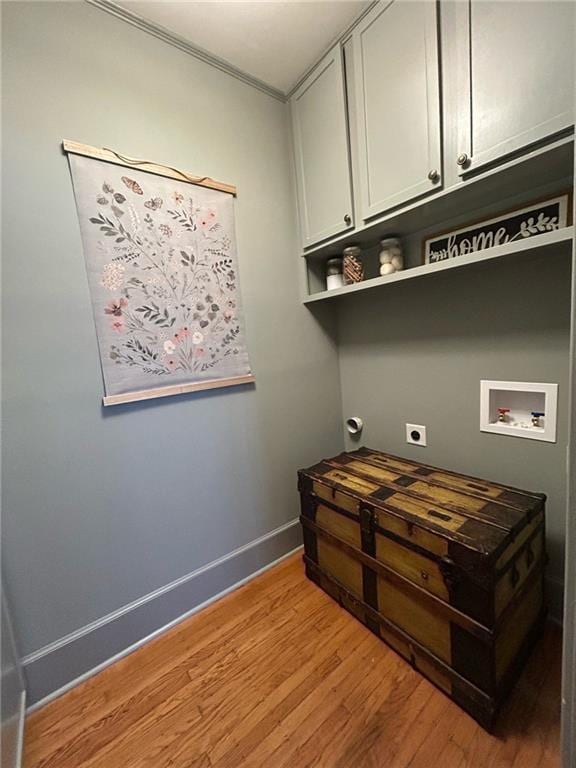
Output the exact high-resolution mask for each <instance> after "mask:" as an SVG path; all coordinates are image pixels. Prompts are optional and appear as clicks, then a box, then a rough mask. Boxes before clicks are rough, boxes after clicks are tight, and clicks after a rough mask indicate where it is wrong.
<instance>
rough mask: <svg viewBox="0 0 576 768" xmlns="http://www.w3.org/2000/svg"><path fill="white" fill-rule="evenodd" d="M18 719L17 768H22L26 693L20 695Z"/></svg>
mask: <svg viewBox="0 0 576 768" xmlns="http://www.w3.org/2000/svg"><path fill="white" fill-rule="evenodd" d="M18 717H19V719H18V741H17V742H16V768H22V765H23V758H24V727H25V724H26V691H22V693H21V694H20V714H19V716H18Z"/></svg>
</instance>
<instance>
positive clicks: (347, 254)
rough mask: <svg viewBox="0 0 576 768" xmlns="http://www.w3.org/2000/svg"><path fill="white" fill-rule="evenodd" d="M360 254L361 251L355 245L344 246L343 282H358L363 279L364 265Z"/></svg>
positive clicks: (347, 283) (348, 283)
mask: <svg viewBox="0 0 576 768" xmlns="http://www.w3.org/2000/svg"><path fill="white" fill-rule="evenodd" d="M361 254H362V251H361V250H360V248H358V246H357V245H351V246H349V247H348V248H344V251H343V255H344V282H345V283H346V285H350V284H351V283H360V282H362V280H364V265H363V264H362V259H361Z"/></svg>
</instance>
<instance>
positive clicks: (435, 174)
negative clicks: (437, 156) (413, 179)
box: [428, 168, 440, 182]
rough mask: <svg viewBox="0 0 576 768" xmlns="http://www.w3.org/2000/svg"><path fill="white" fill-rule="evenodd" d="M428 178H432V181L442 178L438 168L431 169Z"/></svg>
mask: <svg viewBox="0 0 576 768" xmlns="http://www.w3.org/2000/svg"><path fill="white" fill-rule="evenodd" d="M428 178H429V179H430V181H433V182H436V181H438V179H439V178H440V174H439V173H438V171H437V170H436V168H433V169H432V170H431V171H430V173H429V174H428Z"/></svg>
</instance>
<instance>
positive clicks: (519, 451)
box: [339, 255, 570, 616]
mask: <svg viewBox="0 0 576 768" xmlns="http://www.w3.org/2000/svg"><path fill="white" fill-rule="evenodd" d="M569 313H570V263H569V259H568V257H564V256H560V255H552V256H548V257H547V258H546V259H534V260H529V261H522V260H516V261H515V262H514V263H506V262H504V263H499V264H498V265H486V266H484V267H482V266H475V267H469V268H466V269H463V270H462V271H461V272H458V273H451V274H448V273H446V274H443V275H442V274H439V275H437V276H436V277H434V278H433V279H432V278H429V279H426V280H423V281H422V282H418V281H413V282H411V283H410V284H407V283H403V284H401V285H400V284H399V285H395V286H394V287H393V290H387V289H380V290H375V291H373V292H365V293H362V294H359V295H357V296H351V297H349V298H348V299H346V300H345V301H341V302H340V308H339V345H340V371H341V385H342V403H343V415H344V417H348V416H352V415H358V416H361V417H362V418H363V419H364V421H365V425H366V426H365V429H364V433H363V435H362V443H363V444H365V445H368V446H370V447H374V448H381V449H384V450H388V451H390V452H391V453H398V454H400V455H402V456H406V457H410V458H415V459H418V460H420V461H424V462H426V463H429V464H437V465H440V466H445V467H450V468H451V469H454V470H457V471H461V472H465V473H470V474H474V475H479V476H480V477H485V478H490V479H493V480H496V481H500V482H503V483H508V484H510V485H515V486H517V487H520V488H526V489H531V490H536V491H542V492H544V493H546V494H547V495H548V504H547V532H548V550H549V554H550V564H549V568H548V573H549V577H550V586H551V588H552V589H551V592H550V599H551V602H552V605H551V608H552V610H553V612H554V614H555V615H556V616H559V615H560V613H561V599H562V596H561V581H562V572H563V554H564V535H565V534H564V526H565V515H566V512H565V504H566V444H567V419H568V365H569V357H568V345H569V322H570V321H569ZM481 379H498V380H517V381H538V382H557V383H558V384H559V385H560V386H559V394H558V397H559V402H558V421H559V423H558V441H557V443H555V444H552V443H544V442H539V441H535V440H525V439H520V438H512V437H504V436H501V435H494V434H488V433H484V432H480V431H479V421H480V380H481ZM407 422H409V423H413V424H414V423H415V424H424V425H426V427H427V432H428V447H426V448H423V447H418V446H410V445H408V444H407V443H406V440H405V424H406V423H407ZM347 443H348V447H349V448H351V447H353V445H355V444H354V443H353V442H352V440H351V439H350V438H347Z"/></svg>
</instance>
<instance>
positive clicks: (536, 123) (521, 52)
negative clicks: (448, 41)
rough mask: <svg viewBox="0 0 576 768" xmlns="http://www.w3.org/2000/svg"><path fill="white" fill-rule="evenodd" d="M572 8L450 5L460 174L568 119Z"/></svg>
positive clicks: (547, 2) (474, 2) (488, 2)
mask: <svg viewBox="0 0 576 768" xmlns="http://www.w3.org/2000/svg"><path fill="white" fill-rule="evenodd" d="M575 7H576V5H575V3H574V2H571V1H567V2H563V0H543V1H538V2H525V0H522V2H507V1H506V0H503V1H502V0H496V1H493V0H471V1H470V0H469V1H468V2H461V3H457V4H456V12H457V14H458V15H457V27H456V28H457V76H458V78H459V84H458V101H459V109H458V141H459V146H458V153H459V154H457V155H456V157H454V158H450V160H448V159H447V161H449V162H456V163H458V165H459V168H460V173H461V174H462V173H466V171H468V170H475V169H476V168H479V167H481V166H483V165H486V164H487V163H492V162H494V161H497V160H500V159H501V158H503V157H504V156H506V155H508V154H510V153H512V152H517V151H518V150H521V149H523V148H524V147H527V146H528V145H530V144H533V143H535V142H539V141H542V140H544V139H547V138H548V137H550V136H552V135H554V134H555V133H558V132H559V131H562V130H564V129H566V128H569V127H570V125H572V123H573V121H574V116H573V109H574V47H575V46H574V35H575V32H576V30H575V28H574V16H575Z"/></svg>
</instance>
